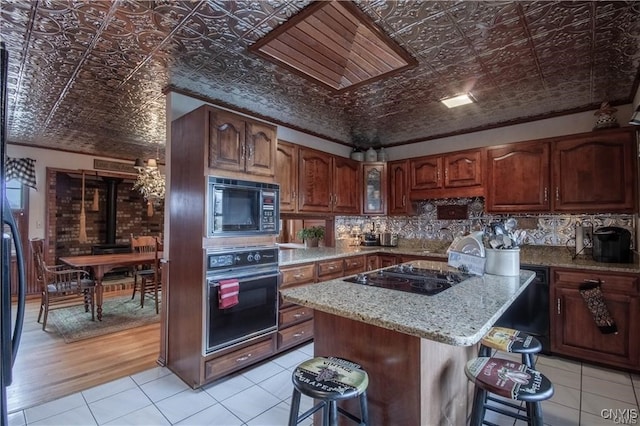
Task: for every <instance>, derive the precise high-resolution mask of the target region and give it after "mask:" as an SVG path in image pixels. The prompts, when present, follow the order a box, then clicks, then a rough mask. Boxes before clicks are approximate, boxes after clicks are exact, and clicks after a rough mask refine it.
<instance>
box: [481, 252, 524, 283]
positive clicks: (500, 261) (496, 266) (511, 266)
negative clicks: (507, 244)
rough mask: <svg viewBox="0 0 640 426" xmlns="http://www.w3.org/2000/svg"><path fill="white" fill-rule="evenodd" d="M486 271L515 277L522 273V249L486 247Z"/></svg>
mask: <svg viewBox="0 0 640 426" xmlns="http://www.w3.org/2000/svg"><path fill="white" fill-rule="evenodd" d="M485 254H486V258H487V261H486V264H485V272H486V273H487V274H491V275H504V276H508V277H513V276H517V275H520V249H519V248H515V249H492V248H485Z"/></svg>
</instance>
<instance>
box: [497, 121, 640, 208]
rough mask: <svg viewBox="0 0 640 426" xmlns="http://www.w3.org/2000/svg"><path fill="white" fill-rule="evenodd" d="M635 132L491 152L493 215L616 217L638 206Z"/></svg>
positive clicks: (611, 132) (575, 137) (535, 143)
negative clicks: (611, 214)
mask: <svg viewBox="0 0 640 426" xmlns="http://www.w3.org/2000/svg"><path fill="white" fill-rule="evenodd" d="M635 152H636V149H635V146H634V138H633V129H630V128H621V129H614V130H608V131H603V130H601V131H598V132H590V133H585V134H581V135H573V136H569V137H565V138H561V139H555V140H543V141H533V142H523V143H515V144H510V145H503V146H500V147H495V148H489V149H488V150H487V177H488V178H487V211H488V212H539V211H545V212H548V211H559V212H576V213H587V212H599V213H604V212H607V213H609V212H617V213H631V212H633V211H634V206H635V188H636V174H637V172H636V167H635V163H634V158H635Z"/></svg>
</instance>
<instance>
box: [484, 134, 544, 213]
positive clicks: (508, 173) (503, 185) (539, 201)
mask: <svg viewBox="0 0 640 426" xmlns="http://www.w3.org/2000/svg"><path fill="white" fill-rule="evenodd" d="M549 170H550V169H549V144H548V143H540V142H528V143H526V142H524V143H516V144H510V145H502V146H498V147H493V148H489V149H488V150H487V204H486V208H487V211H489V212H509V213H510V212H520V211H525V212H537V211H550V209H551V201H550V199H549V181H550V174H549Z"/></svg>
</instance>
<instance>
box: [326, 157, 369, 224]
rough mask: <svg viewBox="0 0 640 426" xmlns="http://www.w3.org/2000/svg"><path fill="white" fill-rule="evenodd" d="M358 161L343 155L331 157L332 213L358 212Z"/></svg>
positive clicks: (359, 184) (360, 184)
mask: <svg viewBox="0 0 640 426" xmlns="http://www.w3.org/2000/svg"><path fill="white" fill-rule="evenodd" d="M360 173H361V172H360V163H359V162H358V161H354V160H351V159H349V158H344V157H333V182H332V185H333V207H332V211H333V212H334V213H351V214H359V213H360V199H361V197H360V191H358V188H362V177H361V176H360Z"/></svg>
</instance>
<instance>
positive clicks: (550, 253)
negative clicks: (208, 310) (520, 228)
mask: <svg viewBox="0 0 640 426" xmlns="http://www.w3.org/2000/svg"><path fill="white" fill-rule="evenodd" d="M448 247H449V243H448V242H442V241H433V242H429V243H428V244H427V245H426V247H425V248H422V246H418V247H416V246H415V245H406V246H400V247H381V246H378V247H359V246H354V247H342V248H341V247H318V248H308V249H288V250H280V266H289V265H296V264H300V263H308V262H317V261H321V260H329V259H335V258H340V257H346V256H357V255H362V254H376V253H379V254H396V255H409V256H428V257H431V258H442V261H443V262H446V260H447V254H446V250H447V248H448ZM572 256H573V253H572V252H570V251H569V249H567V248H566V247H558V246H523V247H522V248H521V249H520V264H522V265H540V266H555V267H565V268H577V269H592V270H597V271H604V272H625V273H640V261H639V260H638V256H637V254H635V255H634V262H633V263H602V262H596V261H594V260H593V259H592V258H591V257H590V256H588V255H580V256H578V257H577V258H576V259H572Z"/></svg>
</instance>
